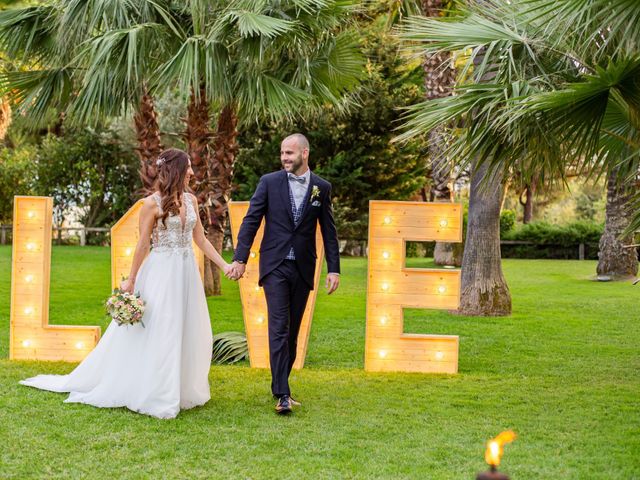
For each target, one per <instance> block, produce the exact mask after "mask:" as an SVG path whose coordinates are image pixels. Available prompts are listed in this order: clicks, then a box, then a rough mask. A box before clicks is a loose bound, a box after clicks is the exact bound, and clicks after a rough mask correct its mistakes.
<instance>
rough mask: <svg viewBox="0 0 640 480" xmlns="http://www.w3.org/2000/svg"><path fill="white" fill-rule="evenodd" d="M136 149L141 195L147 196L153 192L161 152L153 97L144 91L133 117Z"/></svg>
mask: <svg viewBox="0 0 640 480" xmlns="http://www.w3.org/2000/svg"><path fill="white" fill-rule="evenodd" d="M133 122H134V124H135V129H136V138H137V140H138V147H137V148H136V152H137V154H138V158H139V159H140V170H139V174H140V180H141V181H142V193H143V194H145V195H148V194H149V193H151V192H152V191H153V190H154V188H155V187H154V184H155V181H156V175H157V172H156V163H155V162H156V160H157V158H158V155H159V154H160V152H161V151H162V143H161V141H160V127H159V126H158V120H157V115H156V111H155V106H154V104H153V97H152V96H151V95H149V92H148V91H147V89H146V87H145V89H144V92H143V95H142V98H141V99H140V104H139V105H138V111H137V112H136V113H135V115H134V116H133Z"/></svg>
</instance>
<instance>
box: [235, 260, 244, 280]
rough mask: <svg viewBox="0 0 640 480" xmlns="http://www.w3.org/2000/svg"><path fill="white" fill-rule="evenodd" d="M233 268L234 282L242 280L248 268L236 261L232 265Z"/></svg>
mask: <svg viewBox="0 0 640 480" xmlns="http://www.w3.org/2000/svg"><path fill="white" fill-rule="evenodd" d="M231 268H232V269H233V272H234V278H233V279H234V280H238V279H240V278H242V276H243V275H244V271H245V269H246V268H247V266H246V265H245V264H244V263H239V262H237V261H234V262H233V263H232V264H231Z"/></svg>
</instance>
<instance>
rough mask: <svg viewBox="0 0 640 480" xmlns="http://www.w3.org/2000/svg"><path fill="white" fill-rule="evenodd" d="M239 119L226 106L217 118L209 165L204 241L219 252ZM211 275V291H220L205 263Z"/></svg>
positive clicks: (217, 276) (217, 280)
mask: <svg viewBox="0 0 640 480" xmlns="http://www.w3.org/2000/svg"><path fill="white" fill-rule="evenodd" d="M237 137H238V116H237V113H236V111H235V108H234V107H233V106H232V105H226V106H225V107H224V108H223V109H222V111H221V112H220V115H219V116H218V126H217V131H216V136H215V139H214V144H213V158H212V159H211V162H210V163H209V177H210V178H211V187H212V188H211V196H210V205H211V207H210V210H209V224H210V225H211V228H210V229H209V230H208V231H207V238H209V241H210V242H211V243H212V244H213V246H214V247H215V248H216V250H218V251H219V252H221V251H222V247H223V240H224V230H225V227H226V224H227V213H228V209H229V199H230V197H231V181H232V180H233V168H234V165H235V162H236V155H237V154H238V143H237V141H236V139H237ZM207 263H208V267H207V268H209V269H210V271H211V272H212V275H213V281H214V288H216V287H217V291H220V272H219V270H218V268H217V267H216V266H215V265H214V264H213V263H212V262H207Z"/></svg>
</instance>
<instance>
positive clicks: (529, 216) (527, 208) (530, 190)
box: [520, 183, 536, 225]
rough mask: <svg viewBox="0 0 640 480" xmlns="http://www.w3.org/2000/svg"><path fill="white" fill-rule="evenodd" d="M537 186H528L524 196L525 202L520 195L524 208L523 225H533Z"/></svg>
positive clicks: (532, 184)
mask: <svg viewBox="0 0 640 480" xmlns="http://www.w3.org/2000/svg"><path fill="white" fill-rule="evenodd" d="M535 189H536V186H535V184H534V183H531V184H529V185H527V186H526V187H525V189H524V192H522V194H523V195H524V200H523V199H522V195H520V205H522V208H523V214H522V223H524V224H525V225H526V224H527V223H531V220H533V195H534V193H535Z"/></svg>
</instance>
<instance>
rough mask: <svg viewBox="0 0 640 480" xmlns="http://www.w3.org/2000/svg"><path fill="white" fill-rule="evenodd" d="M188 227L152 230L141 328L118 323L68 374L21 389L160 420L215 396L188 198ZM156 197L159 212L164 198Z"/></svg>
mask: <svg viewBox="0 0 640 480" xmlns="http://www.w3.org/2000/svg"><path fill="white" fill-rule="evenodd" d="M183 198H184V199H185V225H184V228H183V226H182V221H181V219H180V216H177V215H176V216H169V217H167V219H166V227H167V228H166V229H165V228H164V227H163V226H162V225H161V222H160V220H158V222H157V223H156V225H155V227H154V229H153V237H152V250H151V252H150V253H149V256H148V257H147V259H146V260H145V261H144V263H143V264H142V266H141V268H140V270H139V272H138V276H137V277H136V282H135V290H136V292H139V293H140V296H141V298H142V299H143V300H144V301H145V302H146V309H145V312H144V316H143V319H142V321H143V323H144V327H143V326H142V325H139V324H138V325H133V326H118V325H117V324H116V323H115V322H113V321H112V322H111V324H110V325H109V327H108V328H107V330H106V332H105V333H104V336H103V337H102V339H101V340H100V342H99V343H98V345H97V346H96V348H95V349H94V350H93V351H92V352H91V353H90V354H89V355H88V356H87V357H86V358H85V359H84V360H83V361H82V363H80V364H79V365H78V366H77V368H76V369H75V370H73V372H71V373H70V374H69V375H38V376H36V377H33V378H29V379H27V380H23V381H21V382H20V383H21V384H23V385H28V386H30V387H36V388H40V389H43V390H51V391H54V392H70V395H69V397H68V398H67V399H66V400H65V402H77V403H87V404H89V405H95V406H96V407H127V408H129V409H131V410H133V411H135V412H139V413H144V414H147V415H152V416H154V417H159V418H173V417H175V416H176V415H177V414H178V412H179V411H180V409H187V408H192V407H196V406H199V405H203V404H205V403H206V402H207V401H208V400H209V399H210V398H211V394H210V390H209V378H208V376H209V367H210V365H211V349H212V333H211V324H210V320H209V311H208V308H207V302H206V298H205V294H204V288H203V286H202V280H201V279H200V273H199V270H198V266H197V263H196V260H195V257H194V254H193V249H192V246H191V242H192V238H193V235H192V233H193V228H194V226H195V225H196V215H197V212H196V211H195V208H194V205H193V204H192V201H191V199H190V197H189V195H187V194H185V195H184V196H183ZM154 199H155V200H156V202H157V203H158V206H160V198H159V195H158V194H154Z"/></svg>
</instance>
